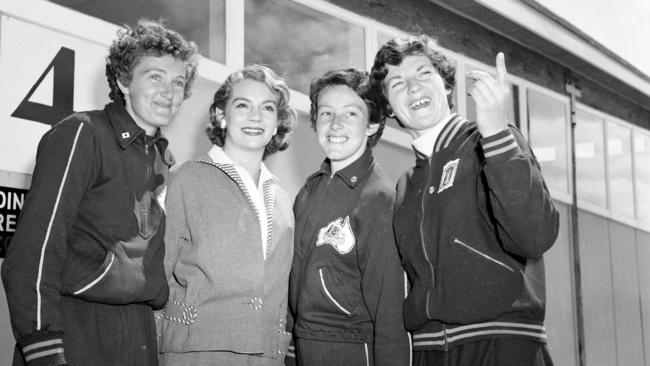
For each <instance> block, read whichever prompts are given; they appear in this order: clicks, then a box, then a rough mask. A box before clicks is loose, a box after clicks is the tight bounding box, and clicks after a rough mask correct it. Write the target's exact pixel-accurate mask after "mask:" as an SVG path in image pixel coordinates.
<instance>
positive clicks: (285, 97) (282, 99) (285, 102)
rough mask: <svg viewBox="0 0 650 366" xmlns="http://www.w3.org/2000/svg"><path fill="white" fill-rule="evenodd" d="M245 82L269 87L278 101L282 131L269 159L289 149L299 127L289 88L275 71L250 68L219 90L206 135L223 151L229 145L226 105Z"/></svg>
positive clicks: (269, 149)
mask: <svg viewBox="0 0 650 366" xmlns="http://www.w3.org/2000/svg"><path fill="white" fill-rule="evenodd" d="M242 80H254V81H259V82H261V83H263V84H265V85H266V86H267V87H268V88H269V90H271V92H273V94H275V95H276V96H277V97H278V101H277V108H278V109H277V111H278V130H277V132H276V134H275V135H273V137H272V138H271V141H269V143H268V144H266V147H265V148H264V156H263V158H264V159H266V157H268V156H269V155H271V154H273V153H276V152H278V151H282V150H285V149H286V148H287V147H289V138H290V137H291V134H292V133H293V129H294V127H295V124H296V118H297V115H296V112H295V111H294V109H293V108H291V106H289V97H290V95H289V86H287V84H286V82H285V81H284V80H283V79H282V78H280V77H279V76H278V75H277V74H276V73H275V72H274V71H273V70H271V69H270V68H268V67H266V66H263V65H248V66H246V67H244V68H243V69H241V70H239V71H236V72H234V73H232V74H230V75H228V77H227V78H226V80H225V81H224V82H223V84H221V86H220V87H219V89H217V91H216V92H215V93H214V98H213V102H212V104H211V105H210V125H209V126H208V127H207V128H206V131H205V132H206V133H207V135H208V138H209V139H210V141H211V142H212V143H213V144H215V145H217V146H221V147H223V145H224V143H225V141H226V129H227V127H222V125H221V123H222V120H224V119H225V118H226V116H225V115H224V110H225V109H226V103H227V102H228V99H229V98H230V96H231V94H232V89H233V86H234V85H235V84H236V83H238V82H240V81H242Z"/></svg>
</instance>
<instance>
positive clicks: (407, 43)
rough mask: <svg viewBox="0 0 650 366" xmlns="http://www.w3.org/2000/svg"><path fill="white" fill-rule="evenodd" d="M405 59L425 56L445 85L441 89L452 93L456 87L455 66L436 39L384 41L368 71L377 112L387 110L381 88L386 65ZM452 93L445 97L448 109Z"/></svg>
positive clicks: (417, 37)
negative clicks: (375, 98)
mask: <svg viewBox="0 0 650 366" xmlns="http://www.w3.org/2000/svg"><path fill="white" fill-rule="evenodd" d="M408 56H426V57H428V58H429V60H430V61H431V65H433V67H435V68H436V70H438V73H439V74H440V76H441V77H442V80H443V82H444V84H445V89H447V90H450V91H453V90H454V88H455V87H456V64H455V63H454V62H453V61H451V60H449V59H448V58H447V56H445V54H444V53H443V51H442V49H441V48H440V46H438V43H437V42H436V40H435V39H434V38H432V37H430V36H427V35H426V34H420V35H411V36H407V37H403V38H401V37H395V38H393V39H391V40H390V41H388V42H386V43H385V44H384V45H383V46H381V48H380V49H379V51H377V55H376V56H375V62H374V64H373V65H372V69H371V71H370V74H371V79H372V84H373V89H375V90H376V92H377V94H379V95H380V101H379V105H378V107H379V109H380V110H381V111H382V113H387V111H388V110H389V108H390V105H389V104H388V99H387V98H386V92H385V88H384V85H383V82H384V79H385V78H386V75H387V74H388V68H387V67H386V65H391V66H399V65H400V64H401V63H402V61H404V59H405V58H406V57H408ZM452 94H453V93H449V94H448V95H447V103H448V104H449V108H452V107H453V106H454V101H453V95H452Z"/></svg>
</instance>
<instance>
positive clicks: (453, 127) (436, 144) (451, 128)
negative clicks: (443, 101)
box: [412, 113, 467, 159]
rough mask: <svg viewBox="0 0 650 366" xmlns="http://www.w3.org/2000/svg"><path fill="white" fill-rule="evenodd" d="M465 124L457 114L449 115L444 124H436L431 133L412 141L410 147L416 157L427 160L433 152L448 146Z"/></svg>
mask: <svg viewBox="0 0 650 366" xmlns="http://www.w3.org/2000/svg"><path fill="white" fill-rule="evenodd" d="M465 122H467V120H466V119H465V118H463V117H461V116H460V115H459V114H458V113H453V114H451V115H450V116H449V119H448V120H447V121H446V122H444V123H438V124H437V125H436V126H435V127H434V128H433V129H431V131H428V132H427V133H425V134H424V135H422V136H420V137H418V138H416V139H415V140H413V143H412V145H413V150H415V153H416V155H418V156H421V157H424V158H426V159H428V158H430V157H431V155H432V154H433V153H434V152H438V151H440V150H442V149H444V148H446V147H447V146H449V143H450V142H451V141H452V140H453V139H454V137H456V134H458V131H460V127H461V126H463V125H464V124H465Z"/></svg>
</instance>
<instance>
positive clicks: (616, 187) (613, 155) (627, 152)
mask: <svg viewBox="0 0 650 366" xmlns="http://www.w3.org/2000/svg"><path fill="white" fill-rule="evenodd" d="M607 167H608V169H609V197H610V202H609V207H610V209H611V210H612V212H615V213H618V214H621V215H623V216H627V217H629V218H634V186H633V184H634V183H633V181H632V137H631V131H630V129H629V128H628V127H625V126H622V125H619V124H616V123H613V122H611V121H608V122H607Z"/></svg>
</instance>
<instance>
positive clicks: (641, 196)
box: [634, 131, 650, 225]
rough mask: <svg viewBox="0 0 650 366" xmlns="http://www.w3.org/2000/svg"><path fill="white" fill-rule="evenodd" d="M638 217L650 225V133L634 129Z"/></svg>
mask: <svg viewBox="0 0 650 366" xmlns="http://www.w3.org/2000/svg"><path fill="white" fill-rule="evenodd" d="M634 175H635V177H636V203H637V206H636V207H637V219H638V220H639V221H640V222H642V223H644V224H646V225H650V135H648V134H646V133H642V132H639V131H634Z"/></svg>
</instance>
